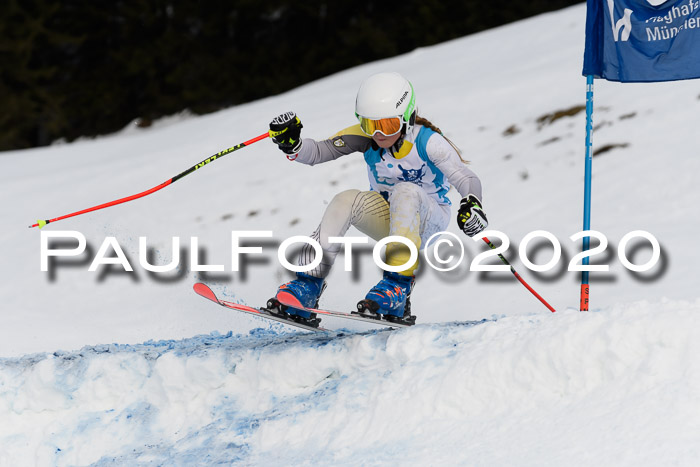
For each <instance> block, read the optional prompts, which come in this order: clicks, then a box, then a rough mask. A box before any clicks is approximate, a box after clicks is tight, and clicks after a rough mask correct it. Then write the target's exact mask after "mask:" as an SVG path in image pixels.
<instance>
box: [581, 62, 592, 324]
mask: <svg viewBox="0 0 700 467" xmlns="http://www.w3.org/2000/svg"><path fill="white" fill-rule="evenodd" d="M592 134H593V75H587V76H586V163H585V166H586V169H585V175H584V188H583V230H584V231H588V230H591V169H592V167H593V143H592V141H591V140H592ZM590 246H591V237H583V251H584V252H585V251H588V250H589V248H590ZM581 263H582V264H583V266H584V267H585V266H588V264H589V258H588V256H586V257H584V258H583V261H582V262H581ZM589 295H590V287H589V285H588V271H582V272H581V307H580V310H581V311H588V302H589Z"/></svg>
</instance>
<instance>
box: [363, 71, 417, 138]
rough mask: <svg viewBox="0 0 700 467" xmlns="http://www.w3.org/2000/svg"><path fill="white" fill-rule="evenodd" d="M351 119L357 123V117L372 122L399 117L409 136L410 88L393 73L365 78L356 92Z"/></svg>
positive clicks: (412, 97) (412, 107)
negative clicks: (353, 113)
mask: <svg viewBox="0 0 700 467" xmlns="http://www.w3.org/2000/svg"><path fill="white" fill-rule="evenodd" d="M355 115H356V116H357V118H358V119H360V122H361V123H362V118H361V117H364V118H367V119H375V120H378V119H382V118H389V117H399V118H400V119H401V121H402V122H403V124H404V125H405V129H406V133H409V132H410V131H411V128H412V127H413V124H414V123H415V121H416V95H415V93H414V92H413V85H412V84H411V82H410V81H408V80H407V79H406V78H404V77H403V76H401V75H400V74H398V73H395V72H385V73H377V74H376V75H372V76H370V77H368V78H367V79H365V80H364V81H363V82H362V84H361V85H360V89H359V90H358V91H357V98H356V99H355ZM387 136H389V135H387Z"/></svg>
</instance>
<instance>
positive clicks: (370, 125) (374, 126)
mask: <svg viewBox="0 0 700 467" xmlns="http://www.w3.org/2000/svg"><path fill="white" fill-rule="evenodd" d="M357 119H358V120H359V121H360V128H361V129H362V131H363V132H364V133H365V134H366V135H367V136H374V135H375V133H377V132H379V133H381V134H383V135H384V136H394V135H395V134H397V133H398V132H400V131H401V128H402V127H403V120H402V119H401V117H388V118H378V119H377V118H367V117H362V116H361V115H358V116H357Z"/></svg>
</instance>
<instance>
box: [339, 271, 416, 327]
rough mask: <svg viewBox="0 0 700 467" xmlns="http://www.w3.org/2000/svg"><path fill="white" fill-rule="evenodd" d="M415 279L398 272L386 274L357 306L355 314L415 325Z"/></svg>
mask: <svg viewBox="0 0 700 467" xmlns="http://www.w3.org/2000/svg"><path fill="white" fill-rule="evenodd" d="M414 282H415V278H414V277H413V276H404V275H401V274H399V273H396V272H388V271H385V272H384V278H383V279H382V280H381V281H379V283H378V284H377V285H375V286H374V287H372V289H371V290H370V291H369V292H368V293H367V296H366V297H365V299H364V300H360V301H359V302H358V304H357V311H354V312H353V313H354V314H358V315H361V316H364V317H366V318H374V319H382V317H383V318H384V319H385V320H387V321H391V322H392V323H403V324H409V325H411V324H415V322H416V317H415V316H413V315H411V291H412V290H413V284H414Z"/></svg>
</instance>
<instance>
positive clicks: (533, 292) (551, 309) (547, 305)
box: [482, 237, 557, 313]
mask: <svg viewBox="0 0 700 467" xmlns="http://www.w3.org/2000/svg"><path fill="white" fill-rule="evenodd" d="M482 240H483V241H485V242H486V244H487V245H488V246H490V247H491V249H492V250H495V249H496V247H495V246H494V244H493V243H491V240H489V239H488V238H487V237H484V238H482ZM498 257H499V258H501V261H503V262H504V263H505V264H506V265H508V266H510V272H512V273H513V275H514V276H515V278H516V279H518V280H519V281H520V283H521V284H523V285H524V286H525V288H526V289H527V290H529V291H530V292H531V293H532V295H534V296H535V297H537V299H538V300H539V301H541V302H542V304H543V305H544V306H546V307H547V308H549V311H551V312H552V313H554V312H555V311H557V310H555V309H554V308H553V307H552V305H550V304H549V303H547V301H546V300H545V299H544V298H542V297H541V296H540V294H538V293H537V292H535V290H534V289H533V288H532V287H530V286H529V285H528V283H527V282H525V279H523V278H522V277H521V276H520V274H518V272H517V271H516V270H515V268H514V267H513V265H512V264H510V263H509V262H508V260H507V259H506V258H505V256H503V255H502V254H500V253H499V254H498Z"/></svg>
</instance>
